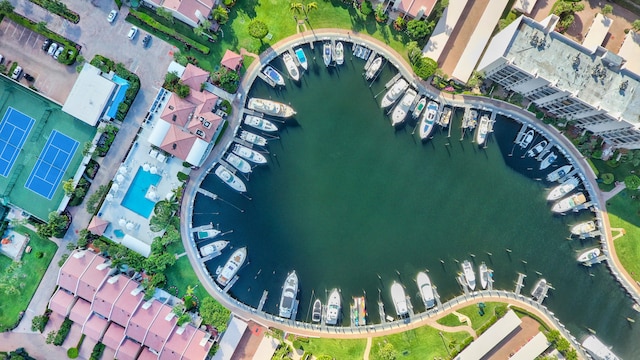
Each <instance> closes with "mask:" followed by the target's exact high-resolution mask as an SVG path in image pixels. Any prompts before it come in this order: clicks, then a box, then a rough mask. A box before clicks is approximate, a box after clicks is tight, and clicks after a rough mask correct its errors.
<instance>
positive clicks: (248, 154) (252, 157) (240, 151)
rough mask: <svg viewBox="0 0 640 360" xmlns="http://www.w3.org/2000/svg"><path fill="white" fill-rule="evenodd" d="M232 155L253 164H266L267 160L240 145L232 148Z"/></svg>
mask: <svg viewBox="0 0 640 360" xmlns="http://www.w3.org/2000/svg"><path fill="white" fill-rule="evenodd" d="M233 153H234V154H236V155H238V156H240V157H242V158H244V159H247V160H249V161H251V162H252V163H255V164H266V163H267V158H266V157H264V155H262V154H260V153H259V152H257V151H255V150H253V149H249V148H248V147H246V146H244V145H240V144H236V145H234V146H233Z"/></svg>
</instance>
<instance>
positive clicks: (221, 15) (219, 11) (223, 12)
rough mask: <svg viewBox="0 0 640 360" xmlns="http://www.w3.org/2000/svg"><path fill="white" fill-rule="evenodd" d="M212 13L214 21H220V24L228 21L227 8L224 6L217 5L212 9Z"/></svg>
mask: <svg viewBox="0 0 640 360" xmlns="http://www.w3.org/2000/svg"><path fill="white" fill-rule="evenodd" d="M212 15H213V18H214V19H215V21H217V22H218V23H220V25H223V24H225V23H226V22H227V21H229V10H227V9H226V8H225V7H222V6H219V5H218V7H217V8H215V9H213V12H212Z"/></svg>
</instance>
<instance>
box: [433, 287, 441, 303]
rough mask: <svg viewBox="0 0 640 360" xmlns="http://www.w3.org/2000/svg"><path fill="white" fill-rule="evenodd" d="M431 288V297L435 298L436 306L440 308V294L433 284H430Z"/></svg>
mask: <svg viewBox="0 0 640 360" xmlns="http://www.w3.org/2000/svg"><path fill="white" fill-rule="evenodd" d="M431 288H432V289H433V297H434V298H435V299H436V306H437V307H438V309H442V301H441V300H440V294H438V289H437V288H436V287H435V286H431Z"/></svg>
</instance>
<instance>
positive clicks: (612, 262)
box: [180, 29, 640, 343]
mask: <svg viewBox="0 0 640 360" xmlns="http://www.w3.org/2000/svg"><path fill="white" fill-rule="evenodd" d="M332 38H333V39H336V40H341V41H345V42H358V43H366V46H367V47H369V48H372V49H374V50H375V51H376V52H378V53H379V54H382V55H384V56H385V57H386V58H387V59H389V61H390V62H391V63H392V64H393V65H394V66H395V67H396V68H397V69H398V71H399V72H400V73H401V74H402V76H403V77H404V78H405V79H408V80H409V81H410V82H411V84H412V85H413V86H414V87H415V88H417V89H418V90H419V92H421V93H426V94H429V95H431V96H433V97H434V98H437V99H438V100H439V101H443V102H445V103H446V104H448V105H453V106H457V107H464V106H470V107H473V108H478V109H486V110H489V111H495V112H497V113H498V114H504V115H506V116H509V117H511V118H513V119H515V120H518V121H520V122H522V123H525V124H527V125H529V126H530V127H532V128H534V129H535V130H536V131H538V132H540V133H543V134H545V136H546V137H547V139H548V140H550V141H552V142H553V143H554V144H556V145H559V149H560V151H561V152H562V153H563V154H564V155H565V156H566V157H567V158H568V159H569V160H570V161H571V162H572V163H573V164H574V166H576V167H577V168H579V169H580V171H581V172H582V178H583V180H584V186H585V187H586V189H587V191H588V192H589V194H590V199H591V201H592V202H593V203H594V206H595V208H596V210H597V209H600V212H598V211H596V214H597V216H598V218H599V219H600V221H601V224H602V225H603V227H604V229H605V240H603V241H602V243H603V248H604V253H605V254H607V255H608V265H609V267H610V269H611V271H612V273H613V275H614V276H615V277H616V278H617V279H618V281H619V282H620V283H621V285H623V287H624V288H625V289H626V290H627V292H628V293H629V294H630V295H631V297H632V298H633V299H634V300H635V302H638V303H640V296H639V295H638V294H640V286H638V284H637V283H636V282H635V281H633V279H632V278H631V276H630V275H629V274H628V273H627V272H626V270H625V269H624V268H623V267H622V265H621V264H620V262H619V261H618V259H617V256H616V254H615V248H614V247H613V241H612V236H611V229H610V225H609V219H608V216H606V207H605V204H606V203H605V201H604V200H603V197H602V194H601V192H600V191H599V190H598V188H597V185H596V181H595V180H596V176H595V174H594V172H593V170H592V169H591V167H590V166H589V165H588V163H587V162H586V159H585V158H584V157H583V156H582V154H580V153H579V152H578V151H577V149H575V147H574V146H573V144H572V143H571V142H570V141H569V140H568V139H566V138H565V137H564V136H561V134H562V133H561V132H559V131H558V130H557V129H555V128H554V127H552V126H549V125H546V124H543V123H541V122H539V121H537V119H536V118H535V117H534V116H533V114H531V113H530V112H528V111H526V110H524V109H522V108H519V107H517V106H514V105H512V104H509V103H506V102H503V101H500V100H495V99H491V98H487V97H482V96H470V95H452V94H446V93H441V92H439V91H438V90H437V89H435V88H433V87H432V86H431V85H430V84H428V83H427V82H425V81H422V80H420V79H419V78H417V77H416V76H415V75H414V74H413V72H412V71H411V67H410V65H409V64H408V63H407V62H406V61H405V60H404V59H403V58H401V57H399V56H398V55H397V54H396V52H395V50H393V49H391V48H390V47H388V46H387V45H386V44H384V43H382V42H380V41H379V40H377V39H374V38H372V37H370V36H367V35H362V34H357V33H352V32H350V31H347V30H341V29H325V30H313V31H307V32H304V33H300V34H297V35H293V36H291V37H288V38H286V39H284V40H282V41H280V42H278V43H277V44H274V45H273V46H272V47H271V48H269V49H268V50H267V51H266V52H264V53H262V54H261V55H260V56H259V60H258V59H256V60H255V61H254V62H253V63H252V64H251V65H250V66H249V68H248V69H247V72H246V74H245V75H244V77H243V79H242V81H241V83H240V86H239V88H238V93H237V95H236V96H235V97H232V96H227V97H228V98H229V100H231V101H232V103H233V108H234V113H233V114H232V115H231V116H229V118H228V119H227V121H228V122H229V129H228V130H227V131H226V132H225V133H224V134H223V137H222V139H220V141H219V144H221V145H219V146H218V147H217V148H214V149H213V150H212V152H211V154H209V156H208V158H207V159H206V160H205V162H204V163H203V165H202V166H201V168H199V169H197V170H194V171H192V172H191V176H190V180H189V182H188V183H187V186H186V189H185V193H184V194H185V195H184V198H183V206H182V209H184V211H182V214H181V218H182V223H183V224H184V225H186V226H182V227H181V229H180V231H181V234H182V239H183V243H184V247H185V249H186V252H187V255H188V257H189V260H190V261H191V264H192V265H193V268H194V270H195V272H196V274H197V276H198V278H199V280H200V281H201V282H202V284H203V285H204V286H205V288H207V291H208V292H209V293H210V294H211V295H212V296H213V297H215V298H216V299H217V300H218V301H220V302H221V303H222V304H223V305H224V306H225V307H227V308H228V309H230V310H231V311H233V312H234V313H236V314H238V315H239V316H241V317H243V318H247V319H252V320H254V321H256V322H259V323H263V324H264V325H266V326H275V327H278V328H281V329H284V330H286V331H289V332H294V333H298V334H301V335H307V336H323V335H324V336H330V337H348V338H351V337H358V338H361V337H364V336H365V335H371V334H375V335H384V334H391V333H396V332H401V331H405V330H407V329H410V328H415V327H418V326H422V325H424V324H426V323H428V322H430V321H431V320H433V319H434V318H435V317H436V316H438V317H439V316H441V315H443V314H444V310H443V309H441V310H440V311H438V313H437V314H438V315H429V316H427V315H424V316H420V315H416V317H417V318H419V319H418V321H411V322H410V323H408V324H405V323H399V322H394V323H391V325H385V326H382V328H379V327H378V326H374V328H373V329H371V328H370V327H367V328H366V329H363V328H340V327H338V328H327V327H323V328H321V329H320V328H316V327H315V326H314V325H310V324H305V323H301V322H297V321H296V322H293V321H286V322H283V321H279V320H277V319H278V318H276V317H273V316H271V315H269V314H266V313H261V314H257V313H256V311H255V309H253V310H252V309H250V308H249V307H247V306H246V305H244V304H241V303H240V302H238V301H237V300H235V299H233V298H231V297H230V296H227V295H226V294H223V293H222V291H221V290H220V288H219V287H218V286H217V285H216V284H215V283H214V281H213V279H212V278H211V276H210V275H209V273H208V271H207V270H206V268H205V267H204V264H203V263H202V262H201V261H200V257H199V254H198V251H197V248H196V247H195V244H194V241H193V232H192V231H191V226H192V211H191V210H192V209H193V201H194V198H195V194H196V192H197V189H198V188H199V186H200V184H201V182H202V180H203V179H204V177H205V176H206V175H207V174H208V173H209V171H210V170H211V168H212V166H213V165H214V164H215V163H216V162H217V161H218V160H219V159H220V157H221V156H222V154H223V153H224V152H225V150H226V147H227V146H226V145H225V144H229V143H230V142H231V141H232V139H233V137H234V134H235V131H236V130H237V128H238V127H239V126H240V121H241V119H242V114H243V109H244V103H245V100H246V99H245V96H246V93H247V92H248V90H249V89H250V87H251V85H252V83H253V80H254V79H255V78H256V76H257V73H258V71H259V70H260V68H261V67H262V66H263V65H264V64H267V63H269V62H270V61H271V60H273V59H274V58H276V57H277V56H278V55H279V54H280V53H282V52H283V51H285V50H287V49H288V48H290V47H292V46H298V45H301V44H306V43H309V42H312V41H313V42H316V41H322V40H328V39H332ZM495 293H496V292H491V293H490V294H489V293H484V292H482V293H481V295H480V298H478V297H476V296H472V297H471V298H470V299H464V304H468V303H469V302H470V301H471V302H473V301H480V300H478V299H482V300H481V301H489V300H491V301H493V300H495V301H505V300H507V302H509V303H515V304H519V305H520V306H523V307H525V308H527V309H529V310H531V311H533V312H536V313H538V314H539V315H541V318H543V319H545V320H546V321H547V322H548V323H549V324H551V325H553V326H554V327H556V328H560V330H562V331H563V332H564V333H565V336H567V337H568V338H572V336H570V334H568V332H567V331H566V329H564V328H563V326H562V325H561V324H560V323H559V322H558V321H557V320H556V321H552V318H553V314H552V313H550V312H549V311H548V310H546V308H542V310H541V309H540V308H536V307H534V306H532V303H531V302H530V301H526V300H523V299H526V298H522V299H519V298H517V297H516V299H513V298H511V297H509V298H506V295H504V294H505V293H502V294H503V296H502V297H497V296H495V297H494V295H495ZM497 293H498V294H500V292H497ZM488 296H490V297H488ZM463 298H464V297H463ZM459 299H460V297H458V298H455V299H454V300H456V301H458V300H459ZM461 304H462V302H461ZM533 304H535V303H533ZM461 306H462V305H461ZM452 308H453V309H455V308H457V306H453V307H452ZM450 309H451V308H447V310H450ZM280 320H281V319H280ZM573 342H574V343H576V341H575V339H573Z"/></svg>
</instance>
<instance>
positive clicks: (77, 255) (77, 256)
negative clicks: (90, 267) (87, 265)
mask: <svg viewBox="0 0 640 360" xmlns="http://www.w3.org/2000/svg"><path fill="white" fill-rule="evenodd" d="M84 253H85V251H76V252H75V253H73V257H74V258H75V259H82V257H84Z"/></svg>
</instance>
